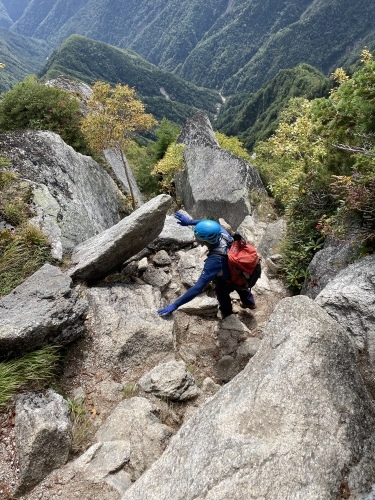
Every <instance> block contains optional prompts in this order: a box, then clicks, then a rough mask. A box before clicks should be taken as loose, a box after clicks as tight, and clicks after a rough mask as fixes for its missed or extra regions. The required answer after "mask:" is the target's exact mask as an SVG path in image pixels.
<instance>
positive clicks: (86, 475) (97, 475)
mask: <svg viewBox="0 0 375 500" xmlns="http://www.w3.org/2000/svg"><path fill="white" fill-rule="evenodd" d="M129 462H130V442H129V441H122V440H120V439H118V440H116V441H108V442H104V443H95V444H93V445H92V446H91V447H90V448H89V449H88V450H87V451H86V452H85V453H84V454H83V455H81V456H80V457H79V458H78V459H77V460H75V461H74V462H73V463H72V464H71V466H70V468H71V469H72V470H73V471H74V472H75V473H78V475H79V481H80V482H81V483H82V479H84V480H85V481H87V486H86V491H87V493H88V495H90V494H92V495H93V496H92V497H91V498H95V495H94V492H91V491H90V490H91V485H92V483H94V484H102V483H103V481H105V482H106V483H107V484H109V485H110V486H113V487H114V488H116V489H117V490H118V491H119V492H120V493H124V492H125V491H126V490H127V489H128V488H129V486H131V476H130V474H129V473H127V472H126V471H125V470H124V468H125V467H126V466H127V465H128V464H129ZM72 496H73V495H72ZM66 498H71V497H70V496H67V497H66ZM112 498H116V494H115V492H113V496H112Z"/></svg>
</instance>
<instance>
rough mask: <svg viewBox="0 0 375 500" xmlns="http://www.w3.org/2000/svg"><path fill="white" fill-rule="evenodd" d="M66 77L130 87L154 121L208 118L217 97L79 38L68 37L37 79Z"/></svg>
mask: <svg viewBox="0 0 375 500" xmlns="http://www.w3.org/2000/svg"><path fill="white" fill-rule="evenodd" d="M61 74H64V75H67V76H70V77H73V78H76V79H78V80H82V81H84V82H86V83H88V84H92V83H93V82H94V81H96V80H103V81H106V82H109V83H111V84H112V85H115V84H117V83H123V84H128V85H129V86H131V87H134V88H135V89H136V90H137V92H138V94H139V95H140V97H141V98H142V100H143V101H144V102H145V103H146V104H147V105H148V106H147V110H148V112H150V113H152V114H153V115H154V116H155V117H156V118H158V119H161V118H163V116H166V117H167V118H168V119H170V120H172V121H174V122H176V123H183V122H184V121H185V120H186V118H187V117H188V116H191V115H192V114H193V113H195V112H196V111H197V110H198V109H200V110H205V111H206V112H207V113H208V114H209V115H210V116H213V115H214V114H216V113H217V109H218V106H219V105H220V104H221V98H220V96H219V94H218V93H217V92H215V91H212V90H209V89H204V88H200V87H196V86H195V85H193V84H191V83H189V82H186V81H184V80H182V79H181V78H180V77H178V76H175V75H173V74H171V73H168V72H166V71H162V70H160V69H159V68H157V67H156V66H154V65H153V64H151V63H149V62H147V61H145V60H144V59H142V58H141V57H139V56H138V55H137V54H135V53H133V52H130V51H128V50H122V49H118V48H115V47H112V46H110V45H108V44H106V43H103V42H98V41H94V40H90V39H88V38H85V37H83V36H79V35H72V36H70V37H69V38H68V39H67V40H66V41H65V42H64V43H63V44H62V45H61V46H60V47H59V49H58V50H56V51H55V53H54V54H52V56H51V57H50V58H49V61H48V63H47V65H46V66H45V68H44V69H43V71H42V72H41V76H43V77H45V78H55V77H56V76H58V75H61Z"/></svg>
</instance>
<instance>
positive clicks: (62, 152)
mask: <svg viewBox="0 0 375 500" xmlns="http://www.w3.org/2000/svg"><path fill="white" fill-rule="evenodd" d="M0 149H1V152H2V154H3V155H4V156H6V157H7V158H9V159H10V161H11V168H12V169H13V170H15V171H16V172H18V173H19V174H20V175H21V177H23V178H25V179H28V180H29V181H32V182H34V183H37V184H41V185H44V191H45V194H44V196H42V192H40V193H39V199H38V200H36V201H37V206H36V211H37V213H38V217H39V219H40V220H41V221H43V218H44V217H45V216H46V217H48V218H49V221H50V222H49V223H50V224H51V217H52V218H53V219H54V220H55V221H56V224H57V225H58V227H59V228H60V231H61V234H60V235H59V236H58V235H57V234H53V235H51V240H52V241H53V240H54V238H56V237H59V238H60V244H61V247H62V250H63V252H64V253H66V252H69V251H70V250H72V249H73V248H74V247H75V246H76V245H77V244H78V243H81V242H82V241H84V240H86V239H87V238H90V237H91V236H93V235H95V234H98V233H100V232H101V231H103V230H104V229H107V228H108V227H111V226H112V225H113V224H116V223H117V222H118V221H119V220H120V217H119V201H118V197H119V196H121V193H120V191H119V189H118V188H117V186H116V185H115V183H114V181H113V180H112V179H111V178H110V176H109V175H108V174H107V172H105V170H104V169H103V168H102V167H101V166H100V165H98V164H97V163H96V162H95V161H94V160H93V159H92V158H90V157H89V156H84V155H81V154H80V153H77V152H76V151H74V149H73V148H71V147H70V146H68V145H67V144H66V143H65V142H64V141H63V140H62V139H61V137H60V136H59V135H57V134H54V133H53V132H45V131H31V130H29V131H22V132H14V133H12V134H7V135H4V134H3V135H0ZM51 197H52V198H53V199H54V200H55V202H57V205H58V207H59V208H58V210H57V209H56V207H54V208H53V211H52V213H51V212H50V210H49V207H50V206H51V200H50V199H51ZM55 245H58V242H55Z"/></svg>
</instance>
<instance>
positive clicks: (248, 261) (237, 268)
mask: <svg viewBox="0 0 375 500" xmlns="http://www.w3.org/2000/svg"><path fill="white" fill-rule="evenodd" d="M258 263H259V255H258V253H257V251H256V248H254V247H253V246H252V245H250V244H249V243H246V241H244V240H243V239H236V238H235V240H234V241H233V243H232V245H231V247H230V248H229V250H228V266H229V270H230V274H231V280H232V281H233V283H234V284H235V285H236V286H239V287H243V286H248V282H247V279H248V278H249V277H250V275H251V274H252V273H253V271H254V269H255V268H256V266H257V264H258Z"/></svg>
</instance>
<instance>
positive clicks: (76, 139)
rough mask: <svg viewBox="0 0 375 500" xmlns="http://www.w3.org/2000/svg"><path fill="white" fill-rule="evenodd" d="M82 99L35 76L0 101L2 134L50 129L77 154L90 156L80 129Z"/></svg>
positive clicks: (0, 129) (4, 95) (5, 94)
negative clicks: (49, 85) (50, 85)
mask: <svg viewBox="0 0 375 500" xmlns="http://www.w3.org/2000/svg"><path fill="white" fill-rule="evenodd" d="M80 120H81V111H80V102H79V99H78V98H77V97H75V96H73V95H72V94H71V93H69V92H65V91H64V90H61V89H58V88H54V87H47V86H45V85H44V84H43V83H40V82H39V81H38V79H37V78H36V76H34V75H32V76H29V77H27V78H25V80H23V82H20V83H17V84H16V85H15V86H14V87H13V89H11V90H9V91H8V92H5V93H4V94H3V95H2V99H1V100H0V132H12V131H15V130H26V129H33V130H51V131H52V132H56V133H57V134H59V135H60V136H61V137H62V138H63V140H64V141H65V142H66V143H67V144H69V145H70V146H72V147H73V148H75V149H76V150H77V151H79V152H81V153H84V154H90V149H89V147H88V145H87V143H86V141H85V139H84V136H83V133H82V131H81V128H80Z"/></svg>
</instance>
